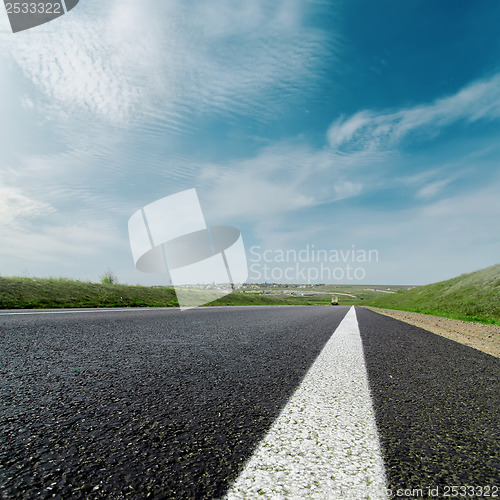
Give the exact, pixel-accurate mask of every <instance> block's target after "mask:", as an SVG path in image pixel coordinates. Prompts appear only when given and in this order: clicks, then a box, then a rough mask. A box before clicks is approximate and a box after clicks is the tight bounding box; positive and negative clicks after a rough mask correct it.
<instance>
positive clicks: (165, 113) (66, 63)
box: [2, 0, 331, 128]
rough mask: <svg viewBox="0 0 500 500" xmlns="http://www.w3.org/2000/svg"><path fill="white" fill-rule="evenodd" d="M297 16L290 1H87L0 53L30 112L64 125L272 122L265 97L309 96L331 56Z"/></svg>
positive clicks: (323, 38)
mask: <svg viewBox="0 0 500 500" xmlns="http://www.w3.org/2000/svg"><path fill="white" fill-rule="evenodd" d="M304 8H305V7H304V6H303V5H302V4H300V3H299V2H297V1H295V0H281V1H278V2H275V3H269V2H267V1H265V0H242V1H241V2H238V3H237V4H235V3H234V2H230V1H229V0H205V1H200V2H196V3H189V4H187V3H186V2H184V1H181V0H171V1H169V2H150V3H149V4H148V5H147V6H146V5H144V4H143V3H140V2H136V1H135V0H114V1H111V2H98V1H97V0H87V1H86V2H81V3H80V4H79V5H78V8H75V9H74V10H72V11H71V12H70V13H69V14H68V15H67V16H65V17H64V19H61V20H58V21H54V22H52V23H48V24H46V25H43V26H42V27H39V28H36V29H35V30H29V32H21V33H18V34H16V37H15V40H14V39H12V38H11V37H9V38H8V39H4V40H2V42H3V44H5V45H6V47H4V48H3V50H5V49H7V51H8V52H10V53H11V54H12V56H13V57H14V59H15V61H16V62H17V63H18V64H19V66H20V67H21V69H22V70H23V72H24V73H25V75H27V76H28V78H29V79H30V80H31V81H32V82H33V83H34V84H35V86H36V87H37V89H38V90H39V91H40V92H41V95H39V98H38V102H37V103H36V104H37V105H38V107H43V109H44V111H45V112H46V113H48V114H49V115H50V116H53V117H54V116H56V117H58V118H61V117H67V118H70V119H71V121H72V122H75V121H78V117H79V116H81V117H82V120H88V119H89V117H94V119H95V118H97V119H99V120H103V121H104V122H107V123H113V124H119V125H127V124H129V123H130V122H136V121H139V122H140V120H141V118H144V117H147V118H148V119H150V120H151V119H155V118H158V119H160V120H162V126H171V127H173V128H180V127H182V126H183V125H184V124H185V122H186V121H189V120H190V119H191V117H192V116H193V115H195V114H199V113H205V112H208V111H210V112H212V113H213V112H216V113H221V112H222V113H234V112H236V113H245V114H251V115H254V114H257V115H259V116H264V115H269V116H272V115H273V113H274V112H275V111H276V109H278V106H277V105H276V102H277V101H280V99H282V98H281V97H280V95H281V93H280V92H277V91H276V92H274V94H273V91H272V89H273V88H274V89H277V88H281V89H283V88H289V89H291V90H293V89H296V88H298V87H301V88H303V89H307V90H308V91H310V90H312V89H313V88H314V80H315V78H316V73H317V71H318V70H319V69H320V65H321V64H323V62H321V63H320V61H321V60H322V56H326V54H327V52H328V50H329V49H330V48H331V47H327V45H328V43H329V42H328V40H327V35H326V34H324V33H322V32H320V31H318V30H316V29H313V28H311V27H308V26H306V25H305V23H303V18H304V13H303V12H302V10H303V9H304ZM328 37H330V39H331V36H330V35H328ZM34 39H36V42H37V43H36V44H34V43H33V40H34ZM306 84H308V85H306ZM41 96H43V98H42V97H41ZM26 102H28V101H26ZM273 108H274V111H273Z"/></svg>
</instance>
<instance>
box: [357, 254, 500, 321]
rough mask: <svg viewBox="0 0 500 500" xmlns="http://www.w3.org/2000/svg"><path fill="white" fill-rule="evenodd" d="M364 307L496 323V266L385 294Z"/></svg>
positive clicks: (499, 293)
mask: <svg viewBox="0 0 500 500" xmlns="http://www.w3.org/2000/svg"><path fill="white" fill-rule="evenodd" d="M366 305H370V306H375V307H382V308H386V309H399V310H402V311H412V312H419V313H424V314H434V315H436V316H444V317H449V318H455V319H462V320H467V321H479V322H482V323H495V324H500V264H497V265H494V266H491V267H487V268H485V269H481V270H479V271H476V272H473V273H470V274H463V275H461V276H458V277H456V278H453V279H450V280H447V281H441V282H439V283H433V284H431V285H425V286H419V287H416V288H412V289H410V290H402V291H399V292H396V293H395V294H391V295H389V294H387V295H384V296H383V297H379V298H377V299H374V300H371V301H369V302H368V303H367V304H366Z"/></svg>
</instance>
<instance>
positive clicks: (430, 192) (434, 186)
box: [416, 179, 453, 199]
mask: <svg viewBox="0 0 500 500" xmlns="http://www.w3.org/2000/svg"><path fill="white" fill-rule="evenodd" d="M452 181H453V179H443V180H439V181H435V182H431V183H430V184H427V185H426V186H424V187H422V188H421V189H419V190H418V192H417V195H416V197H417V198H420V199H427V198H434V197H436V196H437V195H438V194H439V193H441V192H442V191H443V189H444V188H445V187H446V186H448V185H449V184H450V182H452Z"/></svg>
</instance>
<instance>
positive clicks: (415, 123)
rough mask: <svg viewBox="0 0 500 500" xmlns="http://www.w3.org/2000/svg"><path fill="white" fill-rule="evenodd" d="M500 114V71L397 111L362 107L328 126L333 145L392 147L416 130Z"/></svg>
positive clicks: (434, 129) (431, 131)
mask: <svg viewBox="0 0 500 500" xmlns="http://www.w3.org/2000/svg"><path fill="white" fill-rule="evenodd" d="M498 118H500V74H497V75H494V76H493V77H491V78H489V79H486V80H483V81H478V82H475V83H473V84H471V85H469V86H467V87H465V88H464V89H462V90H460V91H459V92H457V93H456V94H454V95H451V96H449V97H445V98H442V99H438V100H436V101H434V102H433V103H431V104H425V105H420V106H415V107H413V108H408V109H402V110H399V111H396V112H393V113H385V114H384V113H381V114H376V113H375V112H370V111H362V112H359V113H357V114H355V115H353V116H352V117H349V118H347V119H344V120H342V119H341V120H337V121H336V122H334V123H333V124H332V126H331V127H330V129H329V130H328V139H329V142H330V145H331V146H332V147H341V148H342V147H348V148H353V149H355V150H359V149H364V150H377V149H382V150H383V149H391V148H393V147H395V146H396V145H397V144H398V142H399V141H401V140H402V139H404V138H405V137H406V136H407V135H408V134H410V133H411V132H413V131H423V132H424V133H426V134H435V133H438V132H439V131H440V129H442V128H443V127H445V126H447V125H450V124H452V123H454V122H457V121H459V120H465V121H468V122H474V121H477V120H480V119H485V120H492V119H498Z"/></svg>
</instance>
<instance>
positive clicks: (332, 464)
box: [225, 307, 387, 500]
mask: <svg viewBox="0 0 500 500" xmlns="http://www.w3.org/2000/svg"><path fill="white" fill-rule="evenodd" d="M225 498H226V499H228V500H236V499H253V498H259V499H262V498H264V499H273V500H274V499H276V500H277V499H297V500H298V499H309V498H311V499H321V500H325V499H332V500H333V499H335V500H337V499H342V498H345V499H349V500H353V499H356V500H361V499H373V500H379V499H386V498H387V494H386V476H385V468H384V463H383V459H382V456H381V452H380V444H379V439H378V433H377V427H376V423H375V416H374V412H373V407H372V401H371V397H370V390H369V386H368V377H367V372H366V367H365V362H364V356H363V347H362V344H361V337H360V334H359V327H358V321H357V318H356V312H355V310H354V307H351V309H349V312H348V313H347V314H346V316H345V318H344V319H343V320H342V322H341V323H340V325H339V326H338V328H337V329H336V330H335V332H334V333H333V335H332V337H331V338H330V340H329V341H328V342H327V344H326V345H325V347H324V348H323V350H322V351H321V353H320V355H319V356H318V358H317V360H316V361H315V362H314V364H313V365H312V366H311V368H310V369H309V371H308V372H307V374H306V376H305V377H304V380H303V381H302V384H301V385H300V386H299V387H298V389H297V390H296V391H295V393H294V395H293V396H292V398H291V399H290V401H289V402H288V403H287V405H286V406H285V408H284V409H283V410H282V412H281V413H280V415H279V417H278V418H277V420H276V421H275V422H274V424H273V425H272V427H271V429H270V430H269V432H268V434H267V435H266V436H265V437H264V439H263V440H262V441H261V443H260V444H259V446H258V447H257V450H256V451H255V453H254V454H253V456H252V457H251V458H250V460H249V461H248V462H247V464H246V466H245V468H244V470H243V472H242V473H241V475H240V476H239V477H238V478H237V479H236V481H235V483H234V484H233V485H232V487H231V488H230V490H229V492H228V493H227V495H226V497H225Z"/></svg>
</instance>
